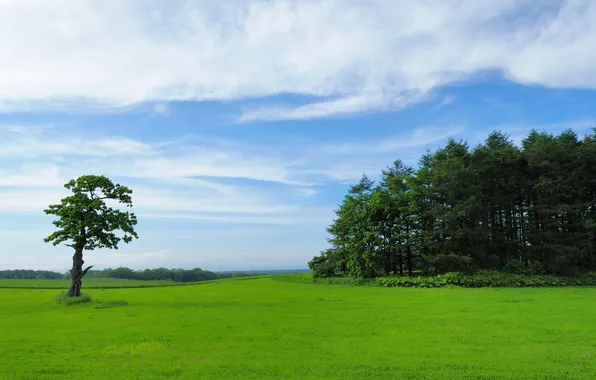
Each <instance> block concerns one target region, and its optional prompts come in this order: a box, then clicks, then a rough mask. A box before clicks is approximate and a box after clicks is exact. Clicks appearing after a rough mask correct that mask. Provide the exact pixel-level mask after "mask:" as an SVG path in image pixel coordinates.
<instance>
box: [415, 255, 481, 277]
mask: <svg viewBox="0 0 596 380" xmlns="http://www.w3.org/2000/svg"><path fill="white" fill-rule="evenodd" d="M423 260H424V261H425V265H424V267H425V268H426V272H435V273H437V274H444V273H448V272H469V271H471V270H472V269H473V267H474V260H473V259H472V258H471V257H469V256H460V255H455V254H449V255H436V256H430V257H429V256H426V257H424V258H423Z"/></svg>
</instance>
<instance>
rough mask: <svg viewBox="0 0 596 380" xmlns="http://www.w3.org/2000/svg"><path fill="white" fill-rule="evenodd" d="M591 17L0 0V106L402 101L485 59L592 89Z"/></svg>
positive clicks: (343, 5)
mask: <svg viewBox="0 0 596 380" xmlns="http://www.w3.org/2000/svg"><path fill="white" fill-rule="evenodd" d="M520 14H523V15H524V16H523V17H519V15H520ZM594 20H596V2H594V1H592V0H568V1H542V2H539V3H537V2H535V1H530V0H505V1H488V0H463V1H462V0H431V1H425V2H420V1H416V0H404V1H394V0H375V1H368V2H355V1H336V0H318V1H294V0H278V1H268V0H248V1H241V0H233V1H227V2H214V1H201V0H196V1H166V0H156V1H151V2H146V1H144V0H119V1H112V0H110V1H78V2H73V1H71V0H56V1H52V2H40V1H35V0H20V1H5V2H2V3H0V46H2V48H3V52H4V56H5V57H9V58H7V59H0V72H3V73H6V75H2V76H1V77H0V110H2V109H3V110H4V112H8V111H10V110H20V111H23V112H28V111H33V110H38V109H40V108H44V107H45V108H48V107H52V106H55V107H61V108H62V109H63V110H65V111H66V110H68V109H71V110H75V111H76V110H81V109H84V108H88V109H91V110H92V109H100V110H101V109H105V108H106V107H108V108H110V107H117V108H118V109H122V108H124V109H126V108H127V107H134V106H135V105H137V104H140V103H143V102H152V103H153V102H156V104H159V106H157V108H155V111H156V112H157V113H162V112H164V111H165V109H163V108H162V106H161V104H165V103H164V102H168V101H172V100H208V99H216V100H222V99H226V100H227V99H244V98H259V97H264V96H271V95H276V94H280V93H295V94H304V95H309V96H314V97H317V98H319V99H320V100H318V101H316V102H315V103H311V104H300V105H294V104H287V105H286V106H284V107H270V106H268V105H267V104H264V105H263V106H261V107H259V108H255V109H249V110H246V111H245V112H244V113H243V114H242V115H241V116H240V120H242V121H254V120H286V119H312V118H318V117H325V116H329V115H340V114H349V113H354V112H364V111H370V110H382V109H391V108H396V107H398V108H399V107H403V106H405V105H408V104H410V103H412V102H416V101H420V100H424V99H425V98H424V96H423V95H424V94H428V93H431V92H432V91H433V90H434V89H436V88H438V87H440V86H442V85H445V84H448V83H453V82H456V81H462V80H467V79H469V78H470V77H473V76H474V74H476V73H480V72H484V71H487V70H490V71H496V72H500V73H502V74H504V75H505V76H507V77H508V78H510V79H511V80H514V81H517V82H520V83H532V84H538V85H544V86H552V87H577V88H595V87H596V75H595V74H596V65H595V63H596V49H593V46H596V23H595V22H594ZM545 62H548V64H545ZM65 105H66V106H65ZM73 105H74V106H73Z"/></svg>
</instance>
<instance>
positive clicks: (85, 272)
mask: <svg viewBox="0 0 596 380" xmlns="http://www.w3.org/2000/svg"><path fill="white" fill-rule="evenodd" d="M91 268H93V265H89V266H88V267H87V268H85V269H84V270H83V275H82V276H81V277H83V276H84V275H86V274H87V272H89V269H91Z"/></svg>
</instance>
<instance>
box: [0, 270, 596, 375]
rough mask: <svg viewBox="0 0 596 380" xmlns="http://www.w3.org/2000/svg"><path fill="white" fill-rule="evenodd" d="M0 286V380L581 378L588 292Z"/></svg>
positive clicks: (587, 340)
mask: <svg viewBox="0 0 596 380" xmlns="http://www.w3.org/2000/svg"><path fill="white" fill-rule="evenodd" d="M57 293H58V291H57V290H46V289H0V304H1V305H2V307H1V308H0V328H1V329H2V333H1V334H0V378H1V379H164V378H178V379H269V378H271V379H367V380H368V379H541V380H543V379H594V378H596V329H595V328H594V326H595V323H596V302H594V300H596V288H591V287H582V288H540V289H533V288H523V289H492V288H483V289H461V288H440V289H404V288H381V287H349V286H337V285H314V284H301V283H292V282H281V281H276V280H275V278H274V277H273V278H256V279H244V280H242V281H240V280H222V281H215V282H210V283H203V284H201V285H190V286H174V287H156V288H147V289H107V290H99V289H96V290H93V289H89V291H88V293H90V294H91V295H92V296H93V297H94V298H95V299H96V300H100V301H107V300H114V301H115V300H121V299H123V300H125V301H127V302H128V303H129V304H128V305H126V306H122V307H116V308H106V309H96V308H95V306H96V304H94V303H88V304H83V305H74V306H64V305H59V304H57V303H56V302H55V296H56V294H57Z"/></svg>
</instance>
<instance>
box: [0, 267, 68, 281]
mask: <svg viewBox="0 0 596 380" xmlns="http://www.w3.org/2000/svg"><path fill="white" fill-rule="evenodd" d="M0 278H16V279H25V280H34V279H36V278H47V279H50V280H54V279H57V278H64V274H63V273H59V272H53V271H49V270H31V269H15V270H0Z"/></svg>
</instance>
